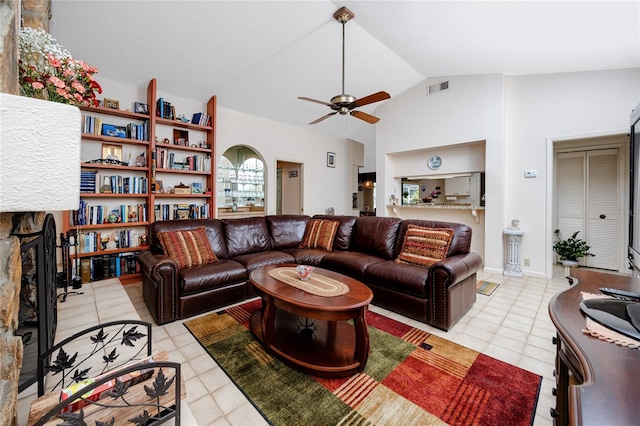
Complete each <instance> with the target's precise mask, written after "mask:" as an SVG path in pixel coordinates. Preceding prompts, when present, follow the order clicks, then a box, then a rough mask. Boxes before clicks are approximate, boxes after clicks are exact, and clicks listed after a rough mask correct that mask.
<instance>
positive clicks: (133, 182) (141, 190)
mask: <svg viewBox="0 0 640 426" xmlns="http://www.w3.org/2000/svg"><path fill="white" fill-rule="evenodd" d="M99 180H100V182H102V184H101V185H100V193H101V194H146V193H147V192H148V191H149V179H148V178H147V177H142V176H122V175H101V176H100V177H99ZM94 192H95V191H94Z"/></svg>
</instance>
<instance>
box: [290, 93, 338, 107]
mask: <svg viewBox="0 0 640 426" xmlns="http://www.w3.org/2000/svg"><path fill="white" fill-rule="evenodd" d="M298 99H301V100H303V101H309V102H315V103H317V104H322V105H326V106H328V107H331V106H333V104H330V103H328V102H325V101H319V100H317V99H311V98H307V97H304V96H298Z"/></svg>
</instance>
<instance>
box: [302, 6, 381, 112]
mask: <svg viewBox="0 0 640 426" xmlns="http://www.w3.org/2000/svg"><path fill="white" fill-rule="evenodd" d="M355 16H356V15H355V13H353V12H352V11H350V10H349V9H347V8H346V7H345V6H343V7H341V8H340V9H338V10H336V12H335V13H334V14H333V17H334V18H335V19H336V20H337V21H338V22H340V23H341V24H342V93H341V94H339V95H336V96H334V97H333V98H331V102H330V103H327V102H324V101H319V100H317V99H311V98H307V97H304V96H299V97H298V99H300V100H303V101H308V102H314V103H317V104H323V105H327V106H328V107H329V108H331V109H332V110H333V111H335V112H332V113H329V114H327V115H324V116H322V117H320V118H318V119H316V120H313V121H312V122H310V123H309V124H317V123H319V122H321V121H324V120H325V119H327V118H329V117H331V116H332V115H335V114H338V113H339V114H340V115H347V114H348V115H352V116H354V117H356V118H359V119H360V120H363V121H366V122H367V123H369V124H375V123H377V122H378V121H379V120H380V119H379V118H378V117H374V116H373V115H371V114H367V113H366V112H362V111H356V110H354V109H355V108H358V107H361V106H364V105H369V104H372V103H375V102H380V101H383V100H385V99H389V98H391V96H390V95H389V94H388V93H387V92H382V91H381V92H377V93H374V94H371V95H369V96H365V97H364V98H362V99H360V100H358V98H356V97H355V96H353V95H347V94H346V93H345V92H344V74H345V73H344V63H345V60H344V56H345V55H344V52H345V47H344V45H345V31H344V25H345V24H346V23H347V22H349V21H350V20H351V19H353V18H354V17H355Z"/></svg>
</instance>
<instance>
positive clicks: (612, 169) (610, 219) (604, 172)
mask: <svg viewBox="0 0 640 426" xmlns="http://www.w3.org/2000/svg"><path fill="white" fill-rule="evenodd" d="M587 182H588V192H587V231H586V232H587V236H588V239H587V243H588V244H589V245H590V246H591V250H590V251H591V252H592V253H593V254H595V257H588V258H587V259H586V266H589V267H592V268H602V269H613V270H617V269H618V247H619V244H620V241H619V238H620V236H619V235H618V219H619V216H620V215H619V211H618V200H619V199H620V192H619V191H620V190H619V185H618V150H617V149H605V150H600V151H588V152H587Z"/></svg>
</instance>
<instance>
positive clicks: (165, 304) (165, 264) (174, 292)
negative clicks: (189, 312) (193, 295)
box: [138, 250, 179, 325]
mask: <svg viewBox="0 0 640 426" xmlns="http://www.w3.org/2000/svg"><path fill="white" fill-rule="evenodd" d="M138 262H139V263H140V272H141V274H142V295H143V298H144V301H145V303H146V305H147V308H149V312H151V315H152V316H153V318H154V320H155V321H156V323H157V324H158V325H161V324H166V323H168V322H171V321H175V320H176V319H178V313H177V312H176V309H177V306H178V297H179V295H178V265H177V264H176V262H175V261H173V260H172V259H171V258H170V257H169V256H166V255H164V254H153V253H152V252H151V251H149V250H143V251H141V252H140V253H138Z"/></svg>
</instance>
